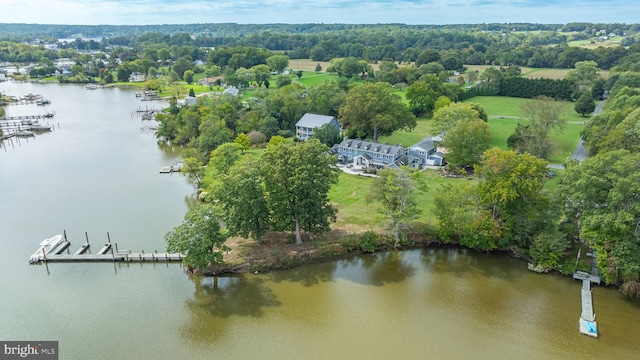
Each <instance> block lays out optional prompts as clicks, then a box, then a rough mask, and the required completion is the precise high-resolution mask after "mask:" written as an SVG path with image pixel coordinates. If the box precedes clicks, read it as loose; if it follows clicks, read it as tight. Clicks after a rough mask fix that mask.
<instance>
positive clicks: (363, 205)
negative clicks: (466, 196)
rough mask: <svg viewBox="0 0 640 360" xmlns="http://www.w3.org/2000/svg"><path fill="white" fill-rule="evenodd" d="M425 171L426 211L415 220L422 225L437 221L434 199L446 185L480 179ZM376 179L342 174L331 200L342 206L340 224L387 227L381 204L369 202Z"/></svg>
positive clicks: (422, 204)
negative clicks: (448, 176) (381, 211)
mask: <svg viewBox="0 0 640 360" xmlns="http://www.w3.org/2000/svg"><path fill="white" fill-rule="evenodd" d="M421 174H422V176H423V177H424V179H425V183H426V184H427V191H426V192H424V193H422V194H419V195H418V204H419V207H420V208H421V210H422V213H421V214H420V218H418V219H417V220H416V221H415V222H416V223H422V224H429V225H435V224H436V223H437V220H436V219H435V218H434V216H433V210H434V206H433V198H434V196H435V195H436V194H437V193H438V192H439V191H440V189H441V187H442V186H443V185H444V184H451V185H453V186H456V187H458V186H459V187H462V186H467V185H471V184H474V183H476V180H468V179H466V178H457V179H455V178H443V177H441V176H440V175H439V174H438V173H436V172H435V171H433V170H425V171H423V172H422V173H421ZM372 180H373V179H372V178H369V177H365V176H358V175H350V174H345V173H342V174H340V180H339V181H338V184H336V185H334V186H333V187H332V188H331V190H329V199H330V200H331V202H332V203H333V204H334V206H335V207H336V208H337V209H338V221H337V224H338V225H344V224H354V225H360V226H367V227H369V228H370V229H371V230H374V231H376V230H381V229H383V225H384V224H383V222H382V220H381V218H380V214H379V213H378V212H377V209H379V205H378V204H375V203H371V204H368V203H367V194H368V193H369V187H370V185H371V181H372ZM363 209H366V211H364V210H363Z"/></svg>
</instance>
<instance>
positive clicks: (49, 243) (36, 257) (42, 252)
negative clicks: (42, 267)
mask: <svg viewBox="0 0 640 360" xmlns="http://www.w3.org/2000/svg"><path fill="white" fill-rule="evenodd" d="M61 243H62V235H56V236H53V237H50V238H48V239H44V240H42V242H40V247H39V248H38V250H36V252H34V253H33V255H31V257H30V258H29V261H31V262H38V261H41V260H42V259H43V258H44V256H46V255H47V254H51V253H52V252H53V251H54V250H55V249H56V248H57V247H58V245H60V244H61Z"/></svg>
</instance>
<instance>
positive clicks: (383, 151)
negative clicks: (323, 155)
mask: <svg viewBox="0 0 640 360" xmlns="http://www.w3.org/2000/svg"><path fill="white" fill-rule="evenodd" d="M334 150H335V151H336V152H337V154H338V160H339V161H343V162H346V163H351V164H353V165H354V166H364V167H366V168H374V167H377V168H382V167H388V166H391V167H397V166H401V165H407V164H400V163H398V164H395V162H396V161H398V160H399V159H400V158H401V157H403V156H405V151H404V149H403V148H402V145H400V144H395V145H389V144H380V143H378V142H377V141H376V142H370V141H366V140H361V139H344V140H342V142H341V143H340V144H338V145H335V146H334ZM392 165H393V166H392Z"/></svg>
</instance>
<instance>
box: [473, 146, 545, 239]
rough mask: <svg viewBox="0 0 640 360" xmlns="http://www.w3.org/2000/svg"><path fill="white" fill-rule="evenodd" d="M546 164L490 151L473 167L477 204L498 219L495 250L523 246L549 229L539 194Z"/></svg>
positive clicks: (541, 193) (532, 157) (527, 155)
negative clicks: (498, 225)
mask: <svg viewBox="0 0 640 360" xmlns="http://www.w3.org/2000/svg"><path fill="white" fill-rule="evenodd" d="M546 166H547V162H546V161H544V160H542V159H538V158H537V157H535V156H533V155H530V154H521V155H519V154H517V153H516V152H515V151H510V150H509V151H507V150H501V149H498V148H492V149H489V150H487V151H485V153H484V154H483V156H482V163H481V164H480V166H478V167H476V174H477V175H478V177H479V178H480V179H481V182H480V184H479V185H478V197H479V200H480V204H481V205H482V206H484V207H485V208H486V209H488V210H489V211H490V212H491V217H492V218H493V219H496V220H499V221H500V223H501V226H502V230H501V231H502V236H501V238H500V243H499V247H501V248H506V247H508V246H511V245H517V246H520V247H527V246H528V245H529V242H530V240H531V237H532V236H533V235H534V234H536V233H537V232H539V231H540V230H541V229H545V228H547V227H548V226H549V221H548V219H547V218H546V213H547V210H548V203H549V201H548V199H547V197H546V196H545V195H544V194H543V192H542V186H543V185H544V175H545V173H546V171H547V170H546Z"/></svg>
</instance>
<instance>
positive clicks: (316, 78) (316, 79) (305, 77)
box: [292, 71, 338, 87]
mask: <svg viewBox="0 0 640 360" xmlns="http://www.w3.org/2000/svg"><path fill="white" fill-rule="evenodd" d="M292 79H296V80H295V81H296V82H298V83H300V84H302V85H304V86H305V87H310V86H313V85H316V84H320V83H323V82H326V81H331V80H335V81H337V80H338V75H335V74H327V73H319V74H316V73H314V72H311V71H305V72H303V73H302V77H301V78H300V79H299V80H298V77H297V76H296V75H295V74H293V75H292Z"/></svg>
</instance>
